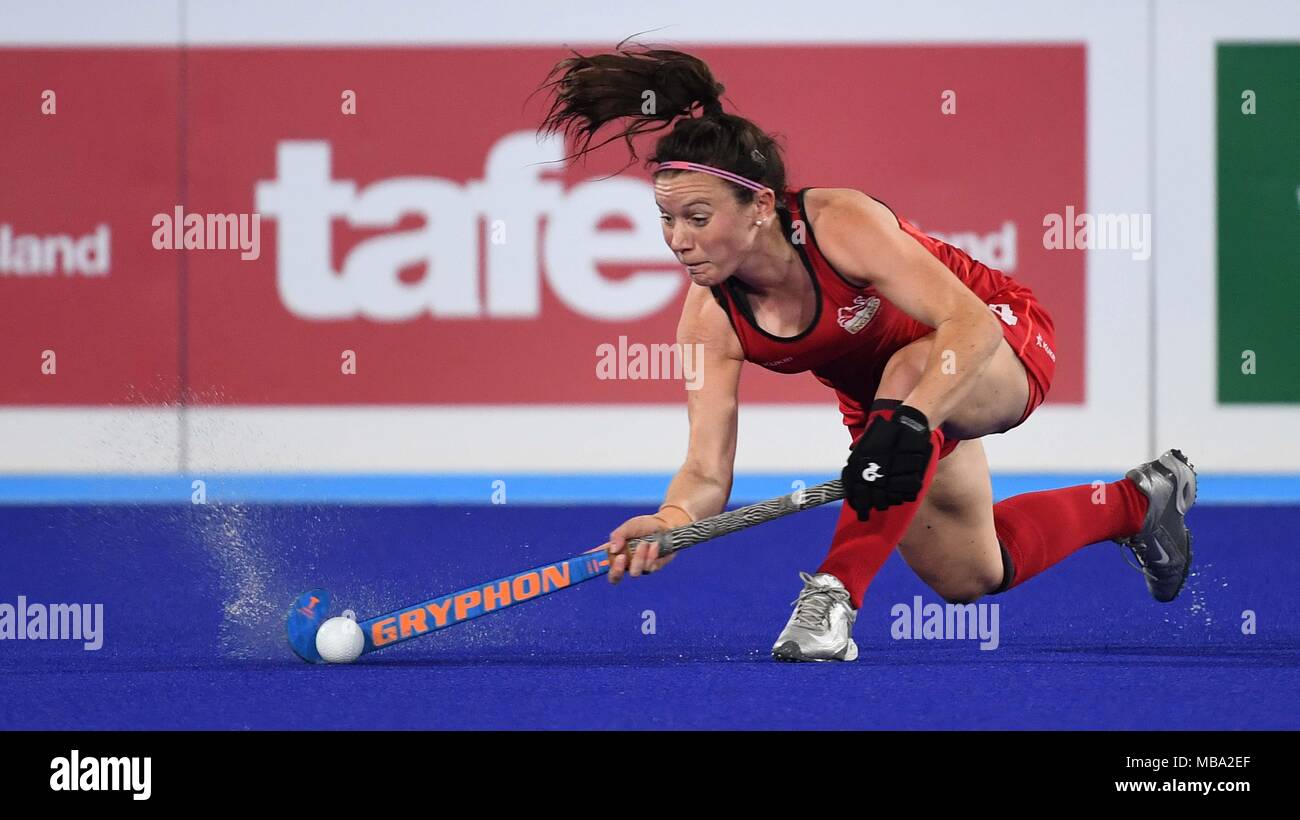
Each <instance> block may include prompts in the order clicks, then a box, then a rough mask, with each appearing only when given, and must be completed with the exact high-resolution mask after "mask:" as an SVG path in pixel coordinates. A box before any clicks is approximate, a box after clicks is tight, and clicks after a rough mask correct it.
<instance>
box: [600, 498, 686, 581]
mask: <svg viewBox="0 0 1300 820" xmlns="http://www.w3.org/2000/svg"><path fill="white" fill-rule="evenodd" d="M672 527H673V524H671V523H669V522H668V521H666V520H664V519H663V518H660V517H659V516H658V515H638V516H637V517H636V518H629V519H628V520H627V521H624V522H623V523H622V524H621V525H619V527H618V529H616V530H614V531H613V532H611V533H610V534H609V541H608V543H606V544H604V545H603V547H604V548H605V549H606V550H607V551H608V552H609V582H610V583H611V584H617V583H618V582H619V581H621V580H623V575H624V573H627V572H631V574H632V577H633V578H636V577H637V576H639V575H640V574H641V573H643V572H645V573H650V572H658V571H659V570H661V569H663V568H664V567H666V566H668V564H669V562H671V561H672V560H673V559H674V558H676V557H677V554H676V553H672V554H671V555H665V556H664V557H663V558H660V557H659V544H658V543H657V542H653V541H652V542H650V543H648V544H647V543H643V544H639V545H637V548H636V551H635V552H634V553H633V555H632V556H631V557H630V558H629V556H628V550H627V542H628V541H629V540H631V539H634V538H641V537H644V536H647V535H653V534H654V533H657V532H663V531H664V530H668V529H672ZM598 549H599V547H598Z"/></svg>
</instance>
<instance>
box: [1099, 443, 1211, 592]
mask: <svg viewBox="0 0 1300 820" xmlns="http://www.w3.org/2000/svg"><path fill="white" fill-rule="evenodd" d="M1125 477H1126V478H1128V479H1129V480H1131V481H1132V482H1133V483H1134V484H1136V485H1137V488H1138V490H1140V491H1141V492H1142V494H1143V495H1145V496H1146V497H1147V500H1148V501H1149V502H1150V506H1149V507H1148V508H1147V516H1146V520H1145V521H1143V522H1142V529H1140V530H1138V531H1137V532H1136V533H1134V534H1133V535H1130V536H1129V537H1128V538H1119V539H1116V543H1117V544H1120V545H1122V546H1125V547H1128V548H1129V549H1130V550H1132V551H1133V555H1134V556H1135V557H1136V558H1137V566H1136V567H1135V569H1138V570H1140V571H1141V572H1142V574H1143V575H1144V576H1146V580H1147V589H1149V590H1151V595H1152V596H1153V597H1154V598H1155V599H1156V600H1157V601H1160V602H1161V603H1168V602H1169V601H1172V600H1173V599H1174V598H1176V597H1178V592H1179V591H1180V590H1181V589H1182V588H1183V583H1184V582H1186V581H1187V571H1188V570H1189V569H1191V566H1192V533H1191V531H1190V530H1188V529H1187V522H1186V517H1187V511H1188V510H1189V509H1191V506H1192V504H1194V503H1196V470H1195V469H1194V468H1193V467H1192V464H1191V462H1189V461H1188V460H1187V456H1185V455H1183V454H1182V453H1181V452H1179V451H1178V450H1167V451H1165V453H1164V455H1162V456H1160V458H1157V459H1156V460H1155V461H1148V462H1147V463H1146V464H1143V465H1141V466H1139V467H1134V468H1133V469H1132V470H1129V471H1128V473H1126V474H1125Z"/></svg>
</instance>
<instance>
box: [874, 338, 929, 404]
mask: <svg viewBox="0 0 1300 820" xmlns="http://www.w3.org/2000/svg"><path fill="white" fill-rule="evenodd" d="M929 356H930V340H929V337H926V338H924V339H918V340H917V341H915V342H912V343H911V344H909V345H906V346H904V347H902V348H899V349H898V350H897V351H895V352H894V355H892V356H890V357H889V361H888V362H886V363H885V369H884V370H883V371H882V372H881V375H880V385H879V387H877V389H876V397H877V398H883V399H902V398H905V397H906V396H907V394H908V393H911V392H912V389H913V388H914V387H916V385H917V384H919V383H920V381H921V376H922V375H924V374H925V366H926V364H927V362H928V361H929Z"/></svg>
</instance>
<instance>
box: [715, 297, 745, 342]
mask: <svg viewBox="0 0 1300 820" xmlns="http://www.w3.org/2000/svg"><path fill="white" fill-rule="evenodd" d="M709 293H712V294H713V301H715V302H717V303H718V307H720V308H722V312H723V313H725V314H727V324H729V325H731V332H732V333H735V334H736V341H738V342H740V347H741V349H742V350H743V349H744V348H745V343H744V342H743V341H741V340H740V328H738V327H736V319H735V317H733V316H732V315H731V308H729V307H727V297H725V296H723V295H722V286H721V285H710V286H709Z"/></svg>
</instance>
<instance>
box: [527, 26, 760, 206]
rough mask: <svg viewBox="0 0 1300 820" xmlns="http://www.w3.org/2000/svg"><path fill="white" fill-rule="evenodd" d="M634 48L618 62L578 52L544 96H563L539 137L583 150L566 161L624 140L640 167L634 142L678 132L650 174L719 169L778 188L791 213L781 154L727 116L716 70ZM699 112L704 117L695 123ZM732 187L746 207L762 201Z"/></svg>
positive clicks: (658, 153)
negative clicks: (694, 165)
mask: <svg viewBox="0 0 1300 820" xmlns="http://www.w3.org/2000/svg"><path fill="white" fill-rule="evenodd" d="M626 42H627V41H626V40H624V41H623V42H622V43H619V44H618V45H617V46H616V47H615V50H614V53H612V54H594V55H591V56H583V55H582V54H579V53H578V52H576V51H573V54H574V56H573V57H569V58H566V59H564V60H561V61H560V62H558V63H556V64H555V66H554V67H553V68H552V69H551V71H550V73H549V74H548V75H547V77H546V81H545V82H544V83H543V84H542V85H541V86H540V88H539V89H538V90H542V89H553V91H554V94H555V99H554V101H553V102H552V103H551V106H550V110H549V111H548V112H547V114H546V118H545V119H544V120H543V122H542V124H541V126H540V127H539V129H538V130H539V131H540V132H542V133H545V134H554V133H557V132H563V134H564V135H565V137H566V138H570V139H575V141H577V142H578V143H579V147H578V150H577V152H576V153H574V154H573V155H571V156H569V157H566V159H576V158H578V157H581V156H584V155H586V154H587V153H589V152H591V151H594V150H596V148H600V147H601V146H603V145H606V144H607V143H609V142H611V141H613V140H615V139H618V138H619V137H622V138H623V140H624V141H625V142H626V143H627V149H628V152H629V153H630V154H631V156H632V161H633V162H635V161H636V159H637V154H636V148H635V147H634V146H633V144H632V137H634V136H636V135H637V134H642V133H653V132H655V131H661V130H663V129H664V128H667V127H668V126H669V125H670V124H671V125H672V130H671V131H669V132H668V133H667V134H665V135H663V136H661V137H660V138H659V140H658V141H657V142H656V143H655V148H654V153H653V154H652V155H651V156H649V157H648V158H647V159H646V165H647V166H650V165H652V164H653V163H658V162H667V161H668V160H683V161H686V162H698V163H702V164H704V165H712V166H714V167H715V168H722V169H725V170H727V171H731V172H732V173H735V174H740V175H741V176H743V177H748V178H749V179H752V180H754V181H755V182H759V183H762V184H763V185H766V186H768V187H770V188H771V189H772V190H773V191H775V192H776V193H777V205H778V207H784V202H783V198H782V197H781V192H782V191H784V190H785V186H786V178H785V162H784V161H783V160H782V158H781V149H780V148H779V147H778V145H777V143H776V140H775V139H774V138H773V137H771V136H769V135H768V134H767V133H765V132H764V131H763V130H762V129H761V128H759V127H758V126H757V125H755V124H754V123H752V122H750V121H749V120H747V119H745V118H744V117H740V116H737V115H735V114H728V113H726V112H725V111H723V109H722V93H723V91H725V90H726V88H725V86H723V85H722V83H720V82H718V81H717V80H715V79H714V77H713V72H711V71H710V70H709V67H708V65H706V64H705V63H704V61H703V60H701V59H699V58H698V57H693V56H691V55H690V54H686V53H684V52H681V51H673V50H671V49H649V48H645V49H642V50H639V51H631V50H628V49H624V47H623V43H626ZM570 51H572V49H570ZM646 92H653V95H648V94H647V93H646ZM647 103H650V105H649V108H648V110H647ZM696 106H699V107H700V109H701V112H702V113H701V116H699V117H692V116H690V115H691V113H692V112H693V111H694V109H695V108H696ZM615 120H618V121H621V122H620V123H619V124H618V125H617V126H615V127H616V129H618V130H616V131H615V133H613V134H612V135H611V136H610V137H609V138H608V139H606V140H604V141H603V142H601V143H599V144H598V145H596V146H595V147H592V145H591V141H592V138H593V137H594V136H595V135H596V132H597V131H599V130H600V129H601V128H602V127H603V126H604V125H605V124H606V123H609V122H613V121H615ZM674 120H676V122H675V123H674ZM630 164H631V163H629V165H630ZM625 167H626V166H625ZM663 173H665V174H678V173H686V172H682V171H664V172H663ZM728 184H729V186H730V187H731V189H732V191H733V192H734V194H735V197H736V201H737V202H739V203H740V204H742V205H745V204H748V203H750V202H752V201H753V200H754V193H755V192H754V191H752V190H750V189H748V188H746V187H744V186H742V185H736V184H734V183H728Z"/></svg>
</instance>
